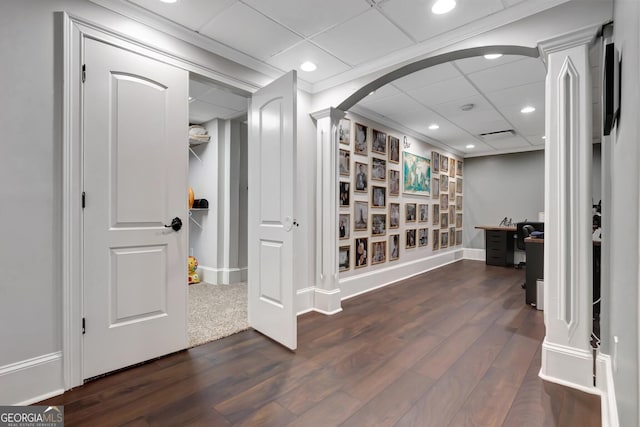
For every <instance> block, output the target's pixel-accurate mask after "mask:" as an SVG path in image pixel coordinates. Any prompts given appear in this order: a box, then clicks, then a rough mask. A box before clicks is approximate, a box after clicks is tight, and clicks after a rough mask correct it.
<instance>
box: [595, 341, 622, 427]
mask: <svg viewBox="0 0 640 427" xmlns="http://www.w3.org/2000/svg"><path fill="white" fill-rule="evenodd" d="M596 384H597V387H598V390H600V402H601V406H602V409H601V412H602V427H620V421H619V420H618V406H617V403H616V388H615V385H614V383H613V364H612V363H611V356H609V355H608V354H602V353H601V354H599V355H598V357H597V358H596Z"/></svg>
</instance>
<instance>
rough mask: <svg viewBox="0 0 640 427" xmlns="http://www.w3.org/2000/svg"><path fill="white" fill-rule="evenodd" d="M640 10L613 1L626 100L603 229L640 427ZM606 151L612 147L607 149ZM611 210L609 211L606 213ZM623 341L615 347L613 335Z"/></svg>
mask: <svg viewBox="0 0 640 427" xmlns="http://www.w3.org/2000/svg"><path fill="white" fill-rule="evenodd" d="M639 17H640V6H639V4H638V2H637V1H635V0H616V1H615V2H614V23H615V26H614V41H615V45H616V47H617V48H618V49H620V54H621V59H622V81H621V88H622V90H621V92H622V99H621V103H620V121H619V124H618V129H617V131H616V132H615V133H612V138H611V143H610V144H609V145H608V148H609V149H610V150H611V162H612V168H611V174H610V175H611V210H610V215H611V222H610V225H611V230H610V232H609V231H608V230H604V233H605V234H604V236H603V251H606V250H610V257H609V259H610V268H609V270H608V271H609V277H603V287H604V286H607V287H608V288H609V289H608V295H609V301H605V304H604V306H603V310H606V311H607V312H608V313H609V324H608V326H606V325H605V327H606V329H607V330H604V331H603V334H607V333H608V334H609V339H610V354H611V355H612V356H614V355H617V357H616V358H615V359H616V360H615V364H616V366H617V371H616V372H614V381H615V387H616V398H617V403H618V413H619V416H620V425H621V426H637V425H639V419H640V417H639V414H638V273H639V271H638V256H639V252H638V238H639V231H640V230H639V227H638V222H639V219H640V218H639V216H638V194H639V193H640V187H639V185H638V184H639V178H640V176H639V174H638V163H639V160H640V150H639V149H638V141H639V140H640V131H639V128H638V127H639V125H638V123H639V122H638V111H640V90H639V86H638V83H639V80H638V69H640V64H639V54H638V52H639V51H640V45H639V38H640V33H639V30H638V29H639V28H640V22H639ZM605 149H607V148H605ZM607 214H608V212H607V211H606V210H605V212H604V215H607ZM614 336H615V337H618V339H619V343H618V345H617V349H616V345H615V344H613V339H612V338H613V337H614Z"/></svg>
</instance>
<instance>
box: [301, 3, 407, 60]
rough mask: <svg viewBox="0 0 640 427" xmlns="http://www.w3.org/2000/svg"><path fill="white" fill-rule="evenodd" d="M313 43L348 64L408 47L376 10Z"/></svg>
mask: <svg viewBox="0 0 640 427" xmlns="http://www.w3.org/2000/svg"><path fill="white" fill-rule="evenodd" d="M313 42H314V43H317V44H318V45H319V46H321V47H322V48H324V49H325V50H327V51H329V52H331V53H332V54H333V55H335V56H337V57H338V58H340V59H341V60H343V61H344V62H346V63H348V64H351V65H356V64H360V63H363V62H365V61H369V60H372V59H376V58H380V57H383V56H385V55H387V54H389V53H391V52H394V51H396V50H399V49H402V48H404V47H407V46H409V45H411V44H412V41H411V40H410V39H409V38H408V37H407V36H406V35H405V34H404V33H403V32H402V31H400V30H399V29H398V28H397V27H396V26H394V25H393V24H391V23H390V22H389V21H388V20H387V19H385V18H384V17H383V16H382V15H381V14H380V12H378V11H377V10H376V9H371V10H369V11H367V12H365V13H363V14H361V15H358V16H357V17H355V18H353V19H351V20H349V21H346V22H343V23H342V24H340V25H338V26H337V27H335V28H332V29H330V30H328V31H327V32H325V33H322V34H320V35H318V36H316V37H314V38H313Z"/></svg>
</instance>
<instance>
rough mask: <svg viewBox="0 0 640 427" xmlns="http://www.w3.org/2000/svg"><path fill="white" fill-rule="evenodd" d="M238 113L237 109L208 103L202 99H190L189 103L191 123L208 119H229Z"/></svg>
mask: <svg viewBox="0 0 640 427" xmlns="http://www.w3.org/2000/svg"><path fill="white" fill-rule="evenodd" d="M237 115H238V111H236V110H231V109H229V108H224V107H221V106H219V105H213V104H209V103H207V102H203V101H198V100H195V101H191V102H190V103H189V121H190V122H191V123H198V124H200V123H204V122H208V121H209V120H212V119H215V118H219V119H229V118H231V117H235V116H237Z"/></svg>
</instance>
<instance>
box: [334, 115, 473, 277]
mask: <svg viewBox="0 0 640 427" xmlns="http://www.w3.org/2000/svg"><path fill="white" fill-rule="evenodd" d="M338 133H339V135H338V139H339V153H338V156H339V159H338V171H339V196H338V197H339V203H338V205H339V218H338V227H339V230H338V238H339V240H338V246H339V248H338V253H339V258H338V259H339V262H338V264H339V270H340V275H341V277H347V276H351V275H355V274H359V273H361V272H363V271H362V270H363V269H364V270H367V269H371V270H373V269H376V268H382V267H384V266H385V265H386V266H389V265H390V263H395V262H396V261H400V262H402V261H405V262H407V261H413V260H416V259H420V258H426V257H430V256H432V255H435V254H438V253H441V252H443V251H450V250H455V249H460V248H461V246H462V211H463V197H462V191H463V176H464V171H463V166H464V164H463V160H462V159H461V158H458V157H457V156H454V155H452V154H451V153H448V152H445V151H443V150H442V149H439V148H436V147H434V146H432V145H430V144H428V143H426V142H424V141H419V140H417V139H415V138H412V137H409V136H405V135H403V134H401V133H400V132H397V131H395V130H393V129H390V128H388V127H386V126H382V125H380V124H379V123H376V122H374V121H372V120H369V119H366V118H364V117H361V116H359V115H356V114H352V113H349V114H347V116H346V117H345V118H344V119H343V120H341V121H340V123H339V127H338ZM456 246H458V248H456Z"/></svg>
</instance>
